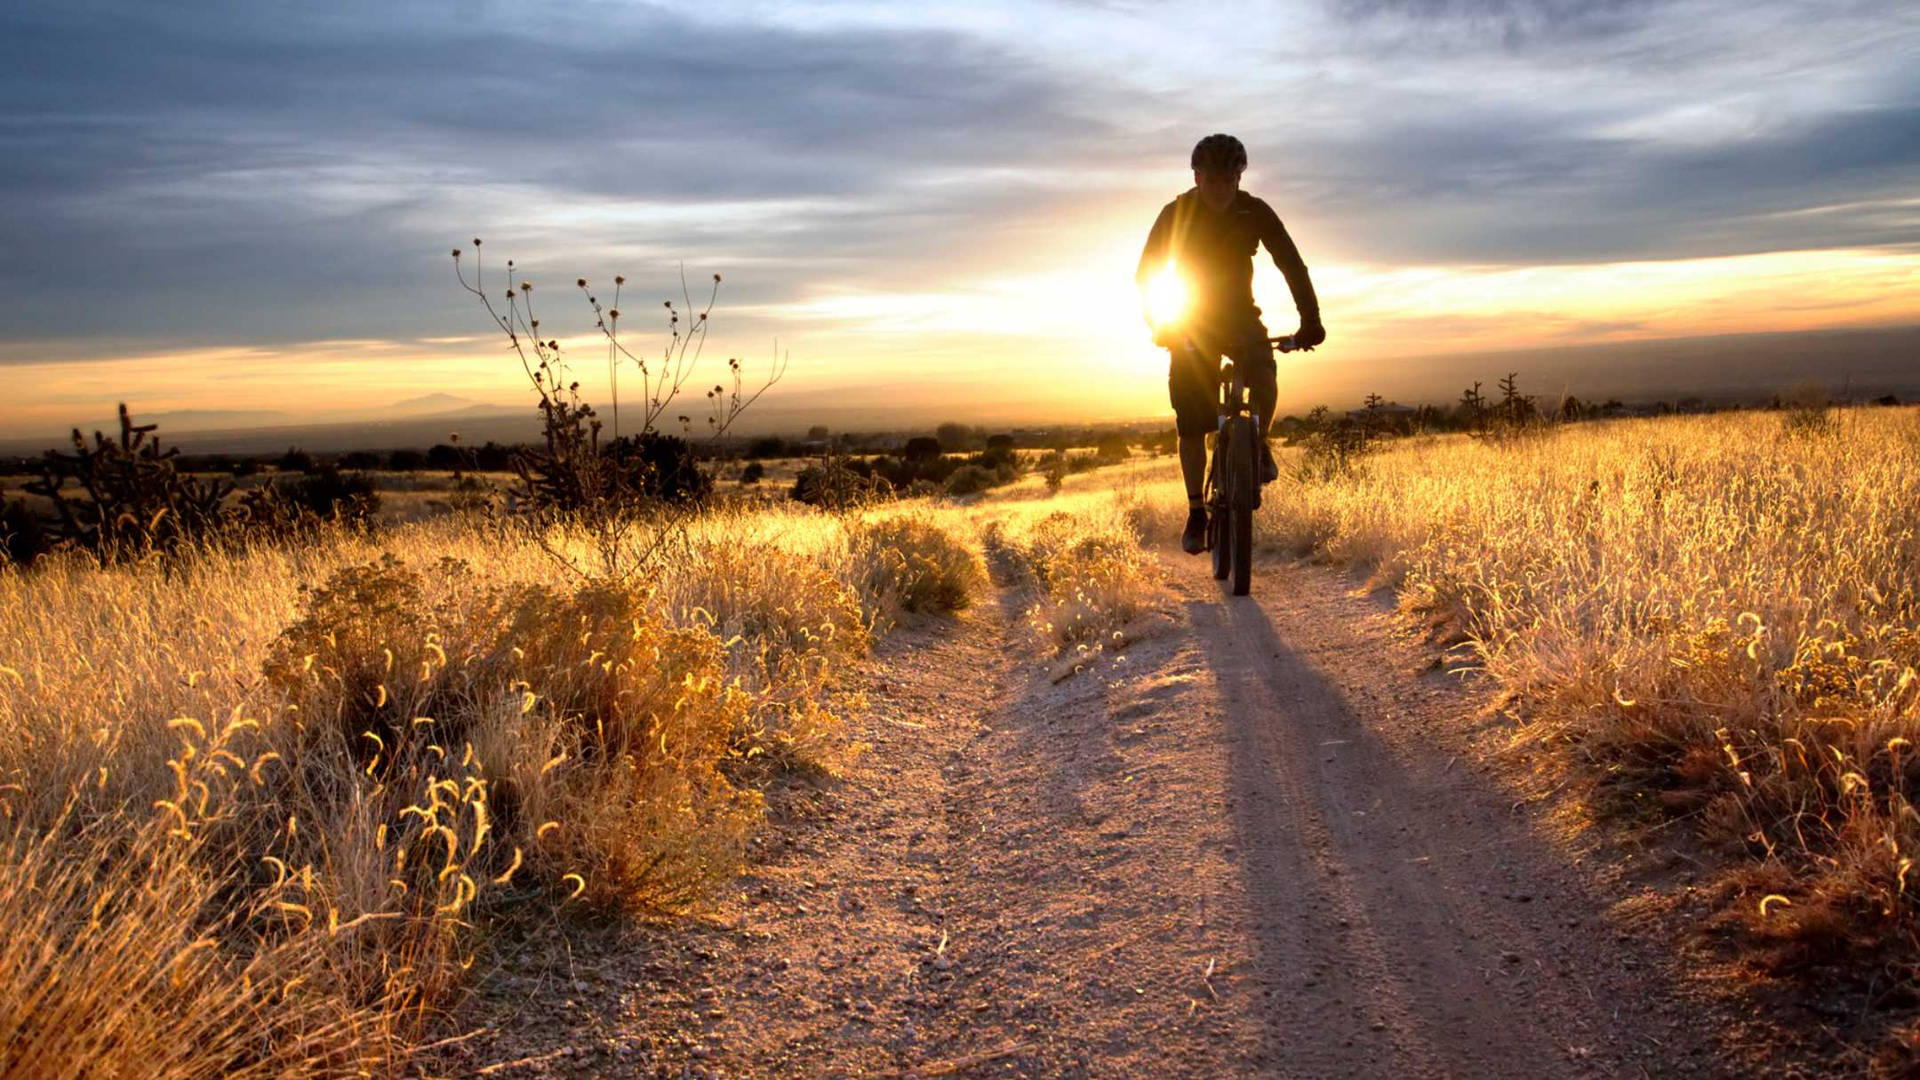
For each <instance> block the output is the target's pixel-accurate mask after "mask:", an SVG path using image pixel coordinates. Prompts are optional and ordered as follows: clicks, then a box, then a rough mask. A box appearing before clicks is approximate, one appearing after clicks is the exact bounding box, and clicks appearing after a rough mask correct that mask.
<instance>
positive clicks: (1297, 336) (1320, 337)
mask: <svg viewBox="0 0 1920 1080" xmlns="http://www.w3.org/2000/svg"><path fill="white" fill-rule="evenodd" d="M1325 340H1327V329H1326V327H1324V326H1321V325H1320V320H1318V319H1315V320H1313V321H1312V322H1303V323H1301V324H1300V329H1298V330H1295V331H1294V332H1293V347H1294V348H1296V349H1311V348H1313V347H1314V346H1315V345H1318V344H1320V343H1321V342H1323V341H1325Z"/></svg>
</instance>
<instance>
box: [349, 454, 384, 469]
mask: <svg viewBox="0 0 1920 1080" xmlns="http://www.w3.org/2000/svg"><path fill="white" fill-rule="evenodd" d="M380 465H381V458H380V455H379V454H376V453H374V452H373V451H371V450H349V451H347V452H346V453H344V454H341V455H340V467H341V468H343V469H377V468H379V467H380Z"/></svg>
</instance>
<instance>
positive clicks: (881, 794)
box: [468, 553, 1792, 1078]
mask: <svg viewBox="0 0 1920 1080" xmlns="http://www.w3.org/2000/svg"><path fill="white" fill-rule="evenodd" d="M1163 562H1165V563H1166V564H1167V565H1168V567H1169V571H1168V578H1169V588H1170V594H1169V600H1168V604H1167V608H1168V610H1167V613H1166V617H1165V619H1164V625H1163V626H1162V627H1161V628H1160V629H1159V631H1158V632H1157V633H1154V634H1152V635H1150V636H1148V637H1146V638H1144V639H1143V640H1140V641H1138V642H1135V643H1133V644H1131V645H1130V646H1128V647H1127V648H1126V649H1124V650H1122V651H1121V652H1120V653H1119V654H1118V655H1116V656H1112V657H1109V658H1105V659H1102V660H1101V661H1099V662H1097V663H1095V664H1093V665H1091V666H1090V667H1089V668H1088V669H1087V670H1084V671H1082V672H1080V673H1079V674H1076V675H1073V676H1072V677H1070V678H1067V679H1065V680H1063V681H1061V682H1059V683H1054V682H1053V681H1051V679H1049V678H1048V677H1047V674H1046V672H1045V671H1044V670H1043V665H1041V664H1039V663H1037V662H1036V661H1035V659H1034V656H1033V652H1032V650H1031V649H1030V648H1027V647H1025V646H1023V645H1020V644H1017V643H1016V638H1015V634H1016V630H1015V629H1014V628H1015V627H1016V626H1017V622H1018V620H1017V610H1018V605H1019V602H1020V601H1019V598H1018V597H1017V596H1015V595H1013V594H1012V593H1006V594H1004V595H1003V596H1002V597H1001V598H1000V600H1001V603H1000V604H998V605H991V604H989V605H983V606H982V608H981V609H977V610H975V611H973V612H970V613H969V614H968V615H966V616H965V617H964V618H963V619H962V620H960V621H959V622H957V623H954V624H945V625H934V626H929V627H922V628H919V629H916V630H913V631H909V632H906V633H903V634H898V635H895V637H894V638H892V639H890V641H889V642H888V644H887V645H886V646H885V649H884V651H883V654H882V656H881V657H880V662H879V663H878V664H876V665H875V666H874V668H873V670H872V671H871V672H870V673H869V675H868V676H867V679H868V685H867V687H866V688H865V691H866V693H867V695H868V697H869V705H870V708H869V709H868V710H866V715H865V716H864V718H863V719H862V720H861V721H860V725H861V727H860V730H859V731H858V733H857V735H858V737H859V738H862V739H864V740H866V741H868V742H870V743H871V749H870V751H869V752H868V753H867V754H865V755H863V756H862V758H861V759H860V760H859V763H858V764H857V765H856V766H855V767H854V768H853V770H852V771H851V773H850V775H849V776H848V777H847V779H846V780H845V781H844V782H843V783H841V784H839V785H835V786H832V787H830V788H825V789H818V790H815V789H809V788H805V787H800V788H796V789H793V790H791V791H789V792H787V793H786V794H785V795H784V796H783V798H784V799H785V801H786V802H787V804H788V805H786V806H785V807H784V808H782V810H781V812H780V813H779V814H778V815H777V816H776V823H775V824H774V825H772V826H771V827H770V828H769V829H768V830H767V832H766V834H765V838H764V839H763V840H762V841H761V846H760V848H759V851H758V854H757V857H756V862H755V865H754V867H753V868H752V871H751V872H750V874H749V875H748V876H747V877H746V878H745V879H744V880H743V881H742V882H741V883H740V886H739V887H738V889H737V890H735V891H734V892H733V894H732V895H730V897H729V898H728V899H727V900H726V901H725V902H724V903H723V904H722V905H721V907H720V910H719V911H718V913H717V915H716V916H715V917H714V918H713V919H711V920H710V921H709V922H707V923H705V924H703V925H702V926H701V927H699V928H696V929H695V930H692V931H687V930H684V929H681V930H676V931H673V932H669V933H642V934H638V935H629V936H628V937H626V938H625V939H623V940H619V941H612V940H609V941H602V942H597V943H593V942H589V943H585V944H582V943H581V942H580V941H579V940H578V939H577V935H576V936H573V937H565V938H560V937H557V938H556V939H555V941H554V943H553V944H552V945H551V947H548V948H545V949H543V950H532V952H533V953H534V954H535V955H538V956H540V957H541V960H540V961H539V962H538V963H532V962H528V961H522V962H521V964H520V966H518V967H514V968H510V969H508V970H505V971H502V972H500V973H498V974H497V975H495V976H493V977H492V978H491V979H490V980H489V985H490V987H491V989H490V990H489V991H488V994H487V998H488V1001H489V1002H490V1003H491V1004H492V1006H493V1008H494V1010H495V1013H494V1017H493V1019H494V1022H495V1023H496V1024H497V1025H498V1026H499V1027H500V1028H501V1030H502V1031H503V1032H511V1034H503V1035H502V1036H501V1037H499V1038H497V1039H496V1040H494V1041H493V1042H491V1043H489V1042H488V1041H486V1040H478V1041H476V1042H475V1043H473V1044H471V1046H470V1047H469V1048H468V1052H470V1053H472V1054H473V1055H474V1057H473V1058H472V1062H473V1063H474V1064H480V1063H483V1062H493V1063H499V1062H502V1061H505V1060H511V1059H526V1060H524V1061H523V1063H522V1064H518V1065H514V1066H512V1067H511V1068H507V1069H501V1070H499V1071H498V1073H497V1074H500V1075H528V1074H558V1075H581V1076H601V1075H606V1076H675V1077H679V1076H706V1077H729V1078H731V1077H882V1076H899V1077H907V1076H930V1075H961V1076H978V1077H988V1076H1008V1077H1012V1076H1019V1077H1062V1078H1067V1077H1139V1078H1148V1077H1155V1078H1158V1077H1228V1076H1274V1077H1338V1076H1380V1077H1481V1076H1494V1075H1498V1076H1507V1077H1558V1076H1574V1077H1585V1076H1676V1075H1678V1076H1684V1075H1716V1074H1719V1073H1725V1072H1730V1071H1732V1067H1731V1066H1729V1065H1727V1064H1725V1063H1724V1062H1722V1063H1720V1064H1718V1065H1716V1061H1720V1059H1718V1058H1717V1057H1716V1055H1717V1053H1718V1050H1717V1049H1716V1048H1715V1047H1714V1046H1713V1044H1712V1042H1711V1038H1712V1034H1711V1032H1712V1030H1713V1029H1714V1028H1715V1027H1716V1026H1717V1024H1716V1021H1714V1020H1713V1019H1712V1018H1711V1017H1710V1016H1709V1015H1708V1014H1707V1012H1706V1011H1705V1010H1703V1009H1702V1008H1700V1007H1699V1006H1698V1003H1697V1002H1693V1001H1689V1000H1688V999H1687V997H1686V996H1685V995H1684V994H1682V993H1681V992H1679V991H1676V990H1675V989H1674V988H1673V984H1672V983H1671V982H1670V981H1669V978H1668V975H1667V973H1666V969H1665V965H1666V964H1667V963H1668V962H1669V959H1670V958H1669V957H1667V956H1663V955H1662V953H1663V952H1664V950H1663V949H1662V948H1661V946H1660V944H1659V942H1658V941H1657V939H1656V940H1643V939H1642V937H1641V935H1640V934H1639V933H1638V932H1637V931H1636V930H1635V929H1634V928H1632V927H1629V926H1625V925H1622V924H1621V923H1620V921H1619V920H1618V918H1616V917H1609V916H1608V915H1607V910H1608V905H1609V904H1610V903H1611V902H1612V901H1613V900H1616V899H1618V897H1610V896H1604V895H1600V892H1601V890H1600V888H1599V887H1598V886H1597V885H1596V884H1595V883H1594V880H1593V879H1594V877H1595V875H1594V874H1593V873H1591V872H1590V871H1588V870H1586V869H1583V868H1582V867H1581V866H1579V865H1578V861H1579V859H1580V856H1578V855H1577V854H1571V853H1569V852H1568V851H1566V850H1563V849H1562V848H1561V847H1559V846H1558V845H1557V844H1556V843H1554V842H1553V841H1552V840H1551V839H1550V833H1549V832H1548V830H1547V829H1546V826H1545V822H1544V821H1543V815H1542V814H1541V813H1540V812H1539V811H1538V809H1537V808H1536V807H1533V806H1531V805H1529V804H1527V802H1526V801H1525V800H1524V799H1521V800H1520V801H1519V802H1516V799H1520V796H1517V795H1515V794H1514V793H1513V789H1512V788H1511V787H1510V786H1509V785H1507V784H1505V783H1503V782H1502V781H1501V780H1500V778H1499V776H1498V775H1497V771H1496V770H1495V769H1493V768H1492V767H1490V766H1488V765H1486V764H1484V763H1482V761H1481V757H1482V756H1483V755H1479V754H1476V753H1474V752H1473V750H1472V742H1473V740H1474V738H1475V733H1474V728H1475V726H1476V724H1478V723H1483V722H1481V721H1475V720H1473V719H1472V718H1473V717H1475V716H1478V715H1480V714H1482V713H1483V711H1484V706H1485V702H1484V701H1483V700H1482V699H1481V698H1480V697H1479V696H1478V693H1479V692H1477V691H1475V690H1473V689H1471V688H1468V687H1466V686H1463V685H1462V683H1461V681H1460V680H1457V679H1454V678H1451V677H1449V676H1446V675H1444V674H1441V673H1438V672H1434V671H1432V670H1430V668H1429V665H1428V664H1427V661H1428V660H1429V659H1430V655H1431V653H1430V650H1428V649H1425V648H1423V647H1421V646H1419V645H1417V644H1416V643H1412V642H1409V641H1407V640H1405V639H1403V638H1402V637H1400V636H1398V635H1396V633H1395V632H1394V629H1393V626H1394V624H1393V620H1392V619H1391V617H1390V615H1389V614H1388V613H1387V612H1386V610H1385V609H1384V608H1383V606H1382V605H1381V604H1380V603H1379V602H1378V601H1377V600H1373V599H1368V598H1364V597H1355V596H1352V595H1349V594H1348V592H1347V586H1346V585H1345V584H1344V583H1343V581H1342V579H1339V578H1338V577H1337V576H1336V575H1334V574H1332V573H1330V572H1328V571H1326V570H1323V569H1317V568H1293V567H1282V566H1278V565H1274V566H1263V567H1262V568H1261V569H1260V575H1259V578H1258V580H1257V581H1256V587H1255V596H1254V597H1252V598H1248V599H1238V600H1236V599H1232V598H1229V597H1226V596H1224V595H1222V592H1221V590H1220V589H1219V588H1218V587H1217V586H1216V584H1215V583H1214V582H1213V581H1212V580H1211V578H1210V577H1209V576H1208V575H1206V574H1205V573H1204V567H1203V565H1202V563H1201V561H1200V560H1188V559H1184V558H1182V557H1181V556H1179V555H1178V554H1173V553H1170V554H1167V555H1164V556H1163ZM563 954H564V955H563ZM943 1070H945V1071H943ZM1781 1075H1792V1072H1791V1069H1790V1068H1783V1069H1782V1070H1781Z"/></svg>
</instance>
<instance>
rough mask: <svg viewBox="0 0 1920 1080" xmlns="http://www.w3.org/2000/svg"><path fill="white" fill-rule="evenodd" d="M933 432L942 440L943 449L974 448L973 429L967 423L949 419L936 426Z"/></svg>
mask: <svg viewBox="0 0 1920 1080" xmlns="http://www.w3.org/2000/svg"><path fill="white" fill-rule="evenodd" d="M933 434H934V437H935V438H937V439H939V440H940V448H941V449H943V450H948V451H959V450H970V449H972V448H973V429H972V428H971V427H968V426H967V425H965V424H956V423H953V422H951V421H949V422H947V423H944V424H941V425H940V426H939V427H937V428H934V429H933Z"/></svg>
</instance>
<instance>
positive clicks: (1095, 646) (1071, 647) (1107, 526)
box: [984, 501, 1159, 660]
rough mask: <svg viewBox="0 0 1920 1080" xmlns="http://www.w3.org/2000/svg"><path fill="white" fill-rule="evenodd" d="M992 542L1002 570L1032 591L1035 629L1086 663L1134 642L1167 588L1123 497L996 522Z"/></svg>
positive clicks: (1030, 618)
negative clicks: (1143, 620) (1161, 591)
mask: <svg viewBox="0 0 1920 1080" xmlns="http://www.w3.org/2000/svg"><path fill="white" fill-rule="evenodd" d="M984 543H985V546H986V550H987V555H988V558H989V559H990V560H991V561H992V563H993V565H994V568H995V571H996V572H997V573H998V574H999V575H1001V576H1002V577H1003V578H1004V579H1005V580H1006V581H1007V582H1008V583H1009V584H1012V585H1015V586H1024V587H1026V588H1028V589H1030V590H1031V591H1032V593H1033V595H1034V602H1033V604H1032V605H1031V606H1030V607H1029V608H1028V610H1027V626H1028V629H1029V630H1030V631H1031V633H1032V634H1033V637H1034V639H1035V640H1036V641H1039V642H1041V643H1042V644H1043V645H1044V646H1045V647H1046V648H1047V649H1048V650H1049V651H1051V652H1053V653H1054V654H1055V655H1058V656H1069V655H1070V656H1072V657H1073V658H1075V659H1076V660H1084V659H1086V658H1088V657H1090V656H1091V655H1093V654H1095V653H1098V652H1101V651H1103V650H1106V649H1110V648H1116V647H1119V646H1121V645H1124V644H1125V643H1127V642H1128V641H1131V640H1133V638H1134V636H1135V634H1136V632H1137V628H1136V627H1135V626H1134V624H1135V623H1136V621H1137V620H1139V619H1140V618H1141V616H1143V615H1145V614H1146V613H1148V612H1149V611H1150V610H1151V609H1152V601H1153V599H1154V598H1155V596H1156V595H1157V593H1158V591H1159V578H1158V574H1157V572H1156V568H1155V566H1154V561H1153V556H1152V555H1151V554H1149V553H1148V552H1146V551H1144V550H1143V549H1142V548H1141V546H1140V533H1139V532H1138V531H1137V530H1136V528H1135V527H1134V526H1133V524H1132V522H1131V520H1130V516H1129V514H1128V513H1127V510H1126V507H1125V506H1123V505H1121V503H1120V502H1117V501H1107V502H1104V503H1093V504H1090V505H1083V506H1082V507H1080V508H1077V509H1076V510H1071V511H1056V512H1054V513H1050V514H1046V515H1045V516H1042V517H1038V518H1032V519H1028V520H1024V521H1021V520H1013V521H1004V520H1003V521H995V522H992V523H990V524H989V525H988V526H987V528H986V530H985V535H984Z"/></svg>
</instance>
